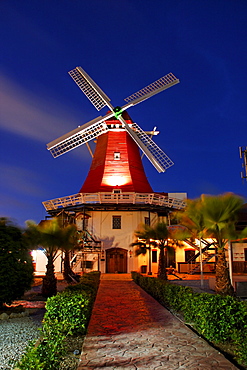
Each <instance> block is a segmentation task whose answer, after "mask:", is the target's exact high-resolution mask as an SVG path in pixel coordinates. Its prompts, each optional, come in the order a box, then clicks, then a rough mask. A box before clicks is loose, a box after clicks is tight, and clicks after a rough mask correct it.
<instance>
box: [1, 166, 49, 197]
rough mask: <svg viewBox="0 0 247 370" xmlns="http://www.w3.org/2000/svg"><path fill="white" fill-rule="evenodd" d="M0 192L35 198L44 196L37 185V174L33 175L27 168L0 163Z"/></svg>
mask: <svg viewBox="0 0 247 370" xmlns="http://www.w3.org/2000/svg"><path fill="white" fill-rule="evenodd" d="M0 173H1V192H2V193H3V194H6V193H15V194H19V195H21V196H23V195H27V196H28V197H37V196H41V195H42V194H44V190H43V189H42V187H41V186H39V185H37V183H39V179H38V177H39V175H38V173H33V172H32V171H30V170H28V169H27V168H21V167H17V166H14V165H6V164H3V163H0Z"/></svg>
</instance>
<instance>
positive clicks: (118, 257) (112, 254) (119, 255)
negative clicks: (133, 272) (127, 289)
mask: <svg viewBox="0 0 247 370" xmlns="http://www.w3.org/2000/svg"><path fill="white" fill-rule="evenodd" d="M106 272H110V273H115V272H127V250H126V249H123V248H112V249H108V250H107V251H106Z"/></svg>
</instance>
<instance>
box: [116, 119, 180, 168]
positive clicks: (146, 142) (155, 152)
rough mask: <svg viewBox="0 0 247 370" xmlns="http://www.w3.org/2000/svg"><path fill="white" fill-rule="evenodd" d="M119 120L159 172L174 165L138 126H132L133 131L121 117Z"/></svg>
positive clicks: (134, 124)
mask: <svg viewBox="0 0 247 370" xmlns="http://www.w3.org/2000/svg"><path fill="white" fill-rule="evenodd" d="M118 120H119V121H120V122H122V123H123V125H124V127H125V129H126V131H127V132H128V133H129V135H130V136H131V137H132V139H133V140H134V141H135V142H136V144H137V145H138V146H139V148H140V149H141V150H142V151H143V153H144V154H145V155H146V157H147V158H148V159H149V161H150V162H151V163H152V164H153V166H154V167H155V168H156V170H157V171H158V172H165V171H166V169H167V168H169V167H170V166H172V165H173V164H174V163H173V162H172V160H171V159H170V158H169V157H168V156H167V155H166V154H165V153H164V152H163V151H162V150H161V149H160V148H159V147H158V145H157V144H155V142H154V141H153V140H152V139H150V137H149V136H148V135H147V134H146V133H145V132H144V131H143V130H142V129H141V128H140V127H139V126H138V125H137V124H136V123H133V124H132V129H131V128H130V127H129V125H128V124H127V122H125V120H124V119H123V117H121V116H119V117H118Z"/></svg>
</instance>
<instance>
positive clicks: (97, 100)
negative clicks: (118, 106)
mask: <svg viewBox="0 0 247 370" xmlns="http://www.w3.org/2000/svg"><path fill="white" fill-rule="evenodd" d="M69 75H70V76H71V77H72V78H73V80H74V81H75V83H76V84H77V85H78V86H79V88H80V89H81V91H82V92H83V93H84V94H85V95H86V97H87V98H88V99H89V100H90V102H91V103H92V104H93V105H94V106H95V108H96V109H97V110H98V111H99V110H101V109H102V108H104V107H105V106H107V107H109V103H110V101H111V100H110V99H109V98H108V96H107V95H106V94H105V93H104V92H103V91H102V90H101V88H100V87H99V86H98V85H97V84H96V83H95V82H94V81H93V80H92V79H91V77H90V76H89V75H88V74H87V73H86V72H85V71H84V70H83V69H82V68H81V67H76V68H75V69H72V70H71V71H70V72H69Z"/></svg>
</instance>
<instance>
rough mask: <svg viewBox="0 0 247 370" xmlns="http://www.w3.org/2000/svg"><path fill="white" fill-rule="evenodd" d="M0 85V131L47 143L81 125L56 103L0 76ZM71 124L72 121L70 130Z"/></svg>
mask: <svg viewBox="0 0 247 370" xmlns="http://www.w3.org/2000/svg"><path fill="white" fill-rule="evenodd" d="M0 86H1V90H0V112H1V113H0V128H2V129H4V130H7V131H10V132H14V133H15V134H19V135H22V136H25V137H28V138H31V139H34V140H38V141H42V142H46V143H47V142H49V141H51V140H53V139H56V138H57V137H58V136H60V135H62V134H64V133H66V132H68V131H70V130H71V129H72V128H75V127H77V126H78V125H80V124H81V122H77V119H75V117H73V116H72V115H71V114H70V113H69V112H68V111H67V110H66V109H65V108H64V106H63V107H61V104H59V103H58V102H54V101H53V102H51V101H50V99H49V98H47V99H45V98H44V97H41V96H38V95H35V94H32V93H31V92H30V91H27V90H25V89H24V88H23V87H20V86H19V85H18V84H16V83H15V82H13V81H12V80H11V79H9V78H8V77H6V76H4V75H3V74H1V73H0ZM71 122H75V124H74V127H73V126H72V128H71ZM68 126H69V127H70V128H69V129H68Z"/></svg>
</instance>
